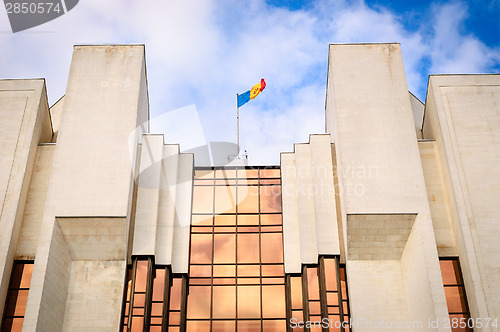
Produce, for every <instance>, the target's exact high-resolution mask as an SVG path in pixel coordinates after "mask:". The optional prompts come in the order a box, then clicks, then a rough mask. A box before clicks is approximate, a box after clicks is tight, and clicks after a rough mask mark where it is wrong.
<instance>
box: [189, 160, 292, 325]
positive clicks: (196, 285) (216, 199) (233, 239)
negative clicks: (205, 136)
mask: <svg viewBox="0 0 500 332" xmlns="http://www.w3.org/2000/svg"><path fill="white" fill-rule="evenodd" d="M192 217H193V220H192V226H191V253H190V265H189V286H188V296H187V311H186V319H187V325H186V327H187V331H189V332H194V331H236V330H237V331H261V330H262V331H286V300H285V272H284V265H283V226H282V219H281V183H280V170H279V169H237V170H236V169H215V170H213V169H206V170H196V171H195V180H194V188H193V216H192Z"/></svg>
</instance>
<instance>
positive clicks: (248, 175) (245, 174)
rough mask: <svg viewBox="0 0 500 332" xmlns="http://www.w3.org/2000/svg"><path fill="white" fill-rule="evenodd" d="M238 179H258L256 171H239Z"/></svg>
mask: <svg viewBox="0 0 500 332" xmlns="http://www.w3.org/2000/svg"><path fill="white" fill-rule="evenodd" d="M238 177H239V178H242V179H256V178H258V177H259V170H258V169H239V170H238Z"/></svg>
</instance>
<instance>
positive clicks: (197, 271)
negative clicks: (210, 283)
mask: <svg viewBox="0 0 500 332" xmlns="http://www.w3.org/2000/svg"><path fill="white" fill-rule="evenodd" d="M189 276H190V277H199V278H207V277H208V278H210V277H211V276H212V265H191V267H190V268H189Z"/></svg>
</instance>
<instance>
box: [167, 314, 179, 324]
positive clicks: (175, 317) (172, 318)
mask: <svg viewBox="0 0 500 332" xmlns="http://www.w3.org/2000/svg"><path fill="white" fill-rule="evenodd" d="M180 323H181V313H180V312H171V313H170V314H169V316H168V324H169V325H180Z"/></svg>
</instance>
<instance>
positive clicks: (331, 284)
mask: <svg viewBox="0 0 500 332" xmlns="http://www.w3.org/2000/svg"><path fill="white" fill-rule="evenodd" d="M324 263H325V283H326V290H327V291H334V292H336V291H337V268H336V266H335V265H336V264H335V263H336V261H335V258H325V259H324Z"/></svg>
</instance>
